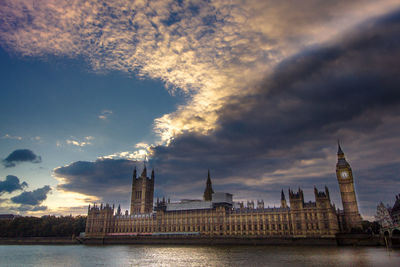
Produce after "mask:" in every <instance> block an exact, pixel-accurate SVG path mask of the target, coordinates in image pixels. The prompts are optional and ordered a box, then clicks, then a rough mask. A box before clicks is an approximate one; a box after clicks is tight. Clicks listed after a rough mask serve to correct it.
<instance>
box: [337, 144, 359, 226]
mask: <svg viewBox="0 0 400 267" xmlns="http://www.w3.org/2000/svg"><path fill="white" fill-rule="evenodd" d="M337 156H338V161H337V164H336V177H337V179H338V182H339V189H340V194H341V197H342V203H343V212H344V214H343V220H344V225H343V227H342V228H343V229H342V230H344V231H347V232H349V231H351V229H355V228H362V225H361V216H360V213H359V211H358V205H357V198H356V193H355V191H354V178H353V172H352V171H351V167H350V164H349V163H348V162H347V161H346V159H345V157H344V153H343V151H342V148H341V147H340V144H339V143H338V153H337Z"/></svg>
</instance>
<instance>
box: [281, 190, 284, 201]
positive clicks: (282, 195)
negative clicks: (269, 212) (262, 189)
mask: <svg viewBox="0 0 400 267" xmlns="http://www.w3.org/2000/svg"><path fill="white" fill-rule="evenodd" d="M281 200H285V193H283V189H282V191H281Z"/></svg>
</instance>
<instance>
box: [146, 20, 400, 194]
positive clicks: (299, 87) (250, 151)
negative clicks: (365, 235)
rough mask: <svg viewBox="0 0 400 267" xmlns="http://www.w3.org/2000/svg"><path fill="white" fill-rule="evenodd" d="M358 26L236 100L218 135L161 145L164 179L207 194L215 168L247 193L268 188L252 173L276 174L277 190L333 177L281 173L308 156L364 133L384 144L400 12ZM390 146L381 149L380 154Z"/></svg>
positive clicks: (158, 155) (399, 69) (157, 161)
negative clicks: (209, 173) (208, 175)
mask: <svg viewBox="0 0 400 267" xmlns="http://www.w3.org/2000/svg"><path fill="white" fill-rule="evenodd" d="M356 30H357V31H355V32H351V33H350V34H349V35H348V36H344V37H343V38H342V39H341V40H340V41H339V42H336V43H334V44H329V45H326V46H324V47H313V48H311V49H308V50H306V51H303V52H302V53H299V54H297V55H296V56H294V57H292V58H290V59H288V60H286V61H284V62H282V63H281V64H280V65H279V66H278V67H277V68H276V69H275V72H274V73H273V74H272V75H271V76H269V77H268V78H267V79H266V80H265V81H264V83H263V84H261V85H260V86H259V87H258V88H257V90H256V92H255V93H254V94H253V95H250V96H246V97H240V98H236V99H235V98H233V99H231V101H230V104H229V105H227V106H225V107H224V108H223V109H222V110H221V111H220V119H219V121H218V125H219V126H218V129H217V130H216V131H214V132H213V133H211V134H210V135H207V136H205V135H198V134H193V133H187V134H183V135H181V136H179V137H176V138H175V139H174V140H173V141H172V142H171V144H170V145H169V146H168V147H165V146H157V147H155V148H154V157H153V164H154V165H155V166H157V168H158V169H160V170H161V172H162V173H161V175H163V178H164V179H161V180H162V181H161V182H160V181H159V183H162V184H164V185H167V186H168V185H169V184H170V183H172V185H171V187H169V188H173V185H174V184H181V185H182V183H183V184H186V185H187V186H189V187H191V188H192V189H195V190H196V191H197V194H198V195H200V194H201V189H203V187H204V185H203V180H204V181H205V178H204V177H205V174H206V170H207V168H211V169H212V170H213V173H214V177H215V179H214V181H216V183H217V184H218V179H220V180H221V181H223V180H224V179H225V181H224V183H226V182H227V180H226V179H230V178H232V177H242V181H241V182H240V180H239V181H238V180H235V179H232V183H235V182H237V187H236V190H237V191H239V192H240V190H243V191H250V192H257V188H260V187H259V186H260V185H259V184H258V183H257V179H255V180H254V181H252V180H251V179H250V178H257V177H260V176H261V175H264V176H269V177H270V180H271V182H270V183H269V184H270V185H269V186H270V187H274V188H275V187H278V186H276V185H279V187H280V186H282V185H286V186H289V185H290V184H289V183H294V184H295V185H296V184H299V183H301V185H303V186H312V184H314V183H316V182H323V179H325V178H327V176H326V175H323V174H321V175H320V177H319V178H318V177H313V178H312V179H311V178H310V177H307V175H306V174H305V175H303V176H302V175H300V176H299V177H296V182H293V180H290V179H289V178H291V176H294V175H295V174H296V173H294V172H293V173H289V174H283V175H281V176H279V175H277V174H276V173H274V172H275V171H278V170H285V169H289V168H291V167H293V166H294V165H295V164H296V162H299V161H300V160H308V159H315V158H326V154H325V153H324V150H326V149H327V148H329V149H330V151H331V153H332V155H334V154H335V152H336V151H335V142H336V139H338V138H342V139H345V140H348V141H349V142H350V141H351V140H357V138H360V137H361V136H362V137H365V138H368V137H369V139H370V141H371V142H372V143H373V142H375V141H377V140H376V139H374V135H373V134H377V133H376V131H377V129H378V127H380V126H381V125H382V124H383V123H384V121H385V118H387V117H389V116H395V117H396V116H399V115H400V108H399V107H400V106H399V104H400V75H399V73H400V61H399V60H398V59H399V58H400V12H396V13H394V14H391V15H390V16H387V17H386V18H383V19H380V20H378V21H369V22H367V23H366V24H365V25H362V26H360V27H359V28H357V29H356ZM394 122H395V123H394V124H393V125H391V127H392V129H391V131H392V132H395V133H396V132H397V134H398V133H400V126H399V122H400V121H399V120H398V117H397V120H394ZM384 134H385V133H384V132H381V133H378V136H383V135H384ZM391 137H395V135H394V136H391ZM391 137H390V136H389V137H388V136H386V138H391ZM349 142H348V143H349ZM350 146H351V144H348V146H347V147H350ZM384 149H385V148H384V147H381V148H380V150H379V151H378V150H377V151H375V152H376V153H377V156H379V154H380V153H382V152H383V151H384ZM398 156H399V155H398ZM329 164H331V166H332V174H331V180H328V181H329V182H328V183H330V182H331V181H335V178H334V177H335V173H334V164H335V162H330V163H329ZM393 175H394V174H393ZM271 177H272V178H274V179H272V178H271ZM392 178H393V177H392ZM199 179H200V181H201V182H200V183H196V182H197V181H199ZM364 179H365V180H366V179H367V177H364ZM360 180H361V178H360ZM325 183H326V182H325ZM228 184H229V183H228ZM331 184H332V185H333V184H334V183H333V182H332V183H331ZM161 186H162V185H161ZM370 186H371V187H372V188H374V187H376V184H375V183H373V184H371V185H370ZM259 190H264V191H268V188H265V187H264V188H262V189H259ZM361 190H366V189H365V188H360V191H361ZM360 193H361V194H363V192H362V191H361V192H360ZM251 197H252V196H251V195H250V196H249V198H251ZM374 201H378V200H375V199H374Z"/></svg>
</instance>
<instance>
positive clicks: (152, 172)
mask: <svg viewBox="0 0 400 267" xmlns="http://www.w3.org/2000/svg"><path fill="white" fill-rule="evenodd" d="M151 180H154V168H153V169H152V170H151Z"/></svg>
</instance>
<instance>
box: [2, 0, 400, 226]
mask: <svg viewBox="0 0 400 267" xmlns="http://www.w3.org/2000/svg"><path fill="white" fill-rule="evenodd" d="M399 59H400V4H399V1H395V0H382V1H372V0H355V1H342V0H339V1H323V0H312V1H303V2H302V4H301V5H299V4H298V1H290V0H288V1H286V0H283V1H282V0H280V1H275V0H267V1H256V0H254V1H253V0H243V1H231V0H230V1H224V0H222V1H144V0H143V1H125V0H117V1H100V0H90V1H78V0H76V1H73V0H56V1H46V0H37V1H34V0H30V1H28V0H0V70H1V71H0V88H1V97H0V114H1V115H0V158H1V160H2V166H1V167H0V213H14V214H17V213H19V214H30V215H38V216H39V215H43V214H70V213H71V214H85V212H86V209H87V205H88V204H89V203H92V202H95V201H97V202H109V203H115V204H118V203H121V205H122V206H123V208H125V209H127V208H128V202H129V200H130V199H129V197H130V194H129V193H130V188H131V173H132V170H133V167H134V166H137V167H138V169H139V171H141V169H142V167H143V160H145V159H147V160H148V163H147V165H148V167H150V168H154V169H155V173H156V186H155V187H156V188H155V190H156V192H155V195H156V197H157V196H159V197H162V196H166V197H170V198H171V199H172V200H179V199H181V198H200V197H201V195H202V191H203V190H204V185H205V180H206V175H207V169H210V171H211V177H212V181H213V185H214V188H215V189H216V191H227V192H231V193H233V195H234V199H235V200H257V199H264V201H265V202H266V204H267V205H268V204H269V205H271V206H273V205H278V203H279V200H280V198H279V197H280V190H281V189H282V188H283V189H284V190H285V191H287V189H288V188H289V187H291V188H297V187H299V186H300V187H302V188H303V189H304V192H305V198H306V200H307V201H308V200H313V194H312V190H313V186H314V185H315V186H317V187H318V188H320V189H321V188H323V186H325V185H327V186H328V188H329V189H330V191H331V197H332V200H333V202H334V203H335V204H336V206H338V207H341V201H340V196H339V188H338V185H337V181H336V174H335V164H336V151H337V148H336V145H337V140H338V139H340V140H341V143H342V148H343V150H344V152H345V155H346V158H347V160H348V161H349V163H350V164H351V166H352V168H353V173H354V176H355V183H356V185H355V186H356V192H357V197H358V201H359V206H360V212H361V213H362V215H363V216H364V217H365V218H370V219H372V217H373V215H374V214H375V209H376V206H377V204H378V202H380V201H383V202H384V203H393V198H394V196H395V194H398V193H399V191H398V189H399V188H400V176H399V174H400V106H399V104H400V60H399Z"/></svg>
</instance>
